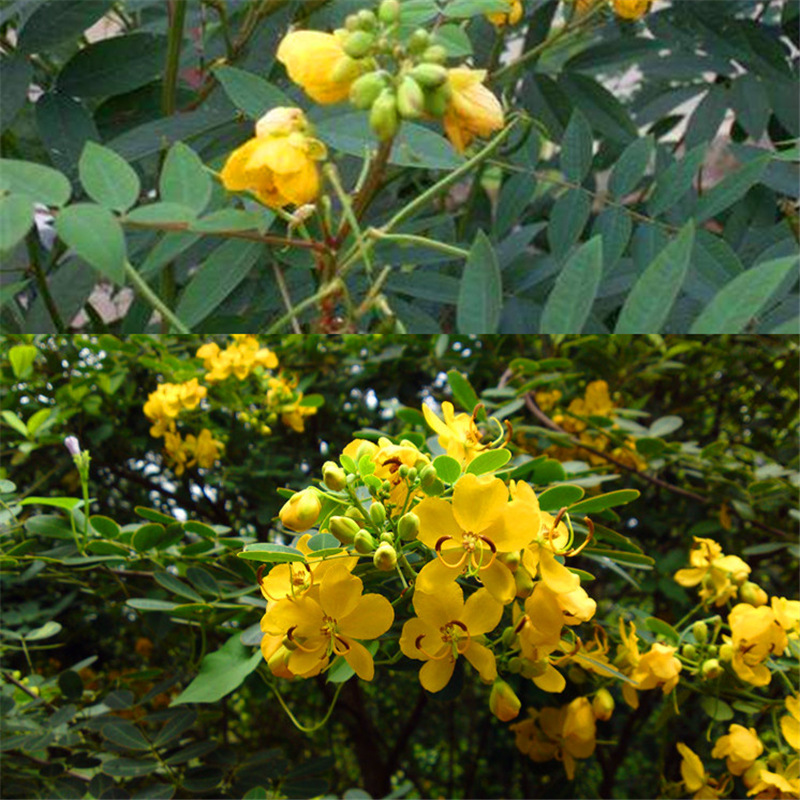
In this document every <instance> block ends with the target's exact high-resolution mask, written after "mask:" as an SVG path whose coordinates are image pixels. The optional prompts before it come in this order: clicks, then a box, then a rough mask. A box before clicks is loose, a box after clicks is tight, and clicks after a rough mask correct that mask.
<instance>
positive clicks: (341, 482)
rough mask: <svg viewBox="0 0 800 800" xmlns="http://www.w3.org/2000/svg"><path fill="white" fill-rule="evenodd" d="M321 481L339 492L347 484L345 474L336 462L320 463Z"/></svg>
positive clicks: (333, 490)
mask: <svg viewBox="0 0 800 800" xmlns="http://www.w3.org/2000/svg"><path fill="white" fill-rule="evenodd" d="M322 482H323V483H324V484H325V485H326V486H327V487H328V488H329V489H330V490H331V491H332V492H340V491H341V490H342V489H344V487H345V486H346V485H347V475H346V474H345V471H344V470H343V469H342V468H341V467H340V466H339V465H338V464H336V463H335V462H333V461H326V462H325V463H324V464H323V465H322Z"/></svg>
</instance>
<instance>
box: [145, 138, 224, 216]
mask: <svg viewBox="0 0 800 800" xmlns="http://www.w3.org/2000/svg"><path fill="white" fill-rule="evenodd" d="M158 185H159V189H160V192H161V199H162V200H163V201H165V202H167V203H176V204H178V205H181V206H186V207H187V208H191V209H192V210H193V211H196V212H197V213H198V214H200V213H201V212H202V211H203V210H204V209H205V207H206V206H207V205H208V201H209V200H210V198H211V189H212V186H213V183H212V180H211V175H209V174H208V172H206V169H205V166H204V165H203V162H202V161H201V160H200V157H199V156H198V155H197V153H195V152H194V150H192V149H191V147H187V146H186V145H185V144H183V142H175V144H173V145H172V147H171V148H170V150H169V152H168V153H167V158H166V159H165V161H164V167H163V169H162V170H161V178H160V179H159V183H158Z"/></svg>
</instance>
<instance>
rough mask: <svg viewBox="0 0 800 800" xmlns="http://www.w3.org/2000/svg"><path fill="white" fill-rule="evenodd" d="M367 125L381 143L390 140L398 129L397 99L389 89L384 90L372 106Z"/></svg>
mask: <svg viewBox="0 0 800 800" xmlns="http://www.w3.org/2000/svg"><path fill="white" fill-rule="evenodd" d="M369 124H370V127H371V128H372V130H373V131H374V132H375V135H376V136H377V137H378V138H379V139H381V140H382V141H386V140H388V139H391V138H392V137H393V136H394V135H395V134H396V133H397V129H398V128H399V127H400V120H399V119H398V116H397V97H396V96H395V94H394V92H393V91H392V90H391V89H384V90H383V91H382V92H381V93H380V94H379V95H378V99H377V100H376V101H375V102H374V103H373V104H372V109H371V111H370V113H369Z"/></svg>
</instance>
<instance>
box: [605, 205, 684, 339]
mask: <svg viewBox="0 0 800 800" xmlns="http://www.w3.org/2000/svg"><path fill="white" fill-rule="evenodd" d="M692 247H694V223H693V222H692V221H691V220H690V221H689V222H687V223H686V225H684V227H683V228H682V230H681V232H680V233H679V234H678V236H677V237H676V238H675V239H673V240H672V241H671V242H670V243H669V244H668V245H667V246H666V247H665V248H664V249H663V250H662V251H661V252H660V253H659V254H658V257H657V258H656V260H655V261H653V262H652V264H650V265H649V266H648V267H647V269H645V271H644V273H643V274H642V275H641V276H640V278H639V280H637V281H636V283H635V284H634V286H633V289H631V292H630V294H629V295H628V297H627V298H626V299H625V303H624V305H623V306H622V311H620V315H619V318H618V319H617V325H616V327H615V328H614V332H615V333H657V332H658V331H660V330H661V329H662V327H663V325H664V323H665V322H666V320H667V317H668V316H669V312H670V309H671V308H672V305H673V303H674V302H675V298H677V296H678V292H680V290H681V286H682V285H683V281H684V279H685V278H686V273H687V271H688V270H689V261H690V257H691V255H692Z"/></svg>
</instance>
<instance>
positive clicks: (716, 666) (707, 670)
mask: <svg viewBox="0 0 800 800" xmlns="http://www.w3.org/2000/svg"><path fill="white" fill-rule="evenodd" d="M700 673H701V674H702V676H703V678H705V679H706V680H712V679H713V678H718V677H719V676H720V675H722V665H721V664H720V663H719V661H717V659H716V658H709V659H706V660H705V661H704V662H703V664H702V666H701V667H700Z"/></svg>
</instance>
